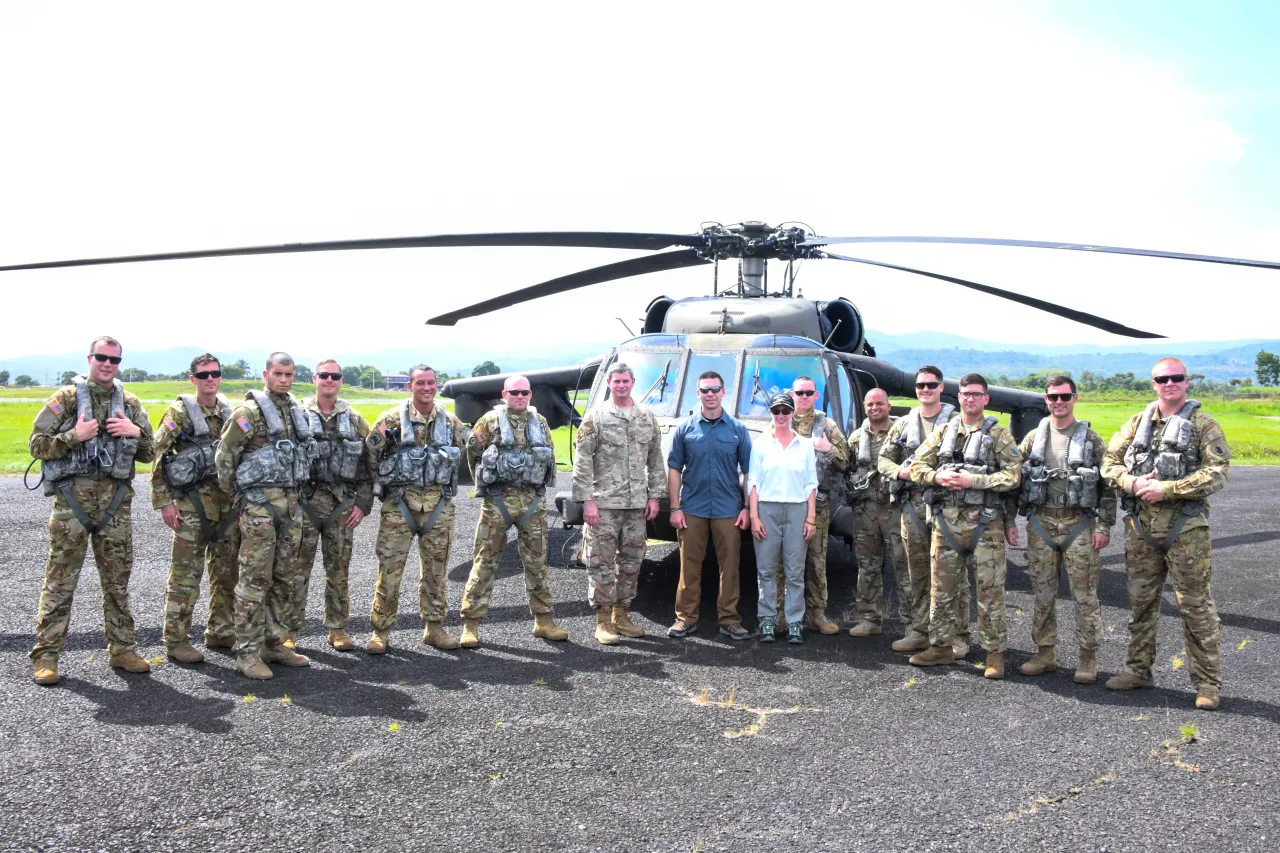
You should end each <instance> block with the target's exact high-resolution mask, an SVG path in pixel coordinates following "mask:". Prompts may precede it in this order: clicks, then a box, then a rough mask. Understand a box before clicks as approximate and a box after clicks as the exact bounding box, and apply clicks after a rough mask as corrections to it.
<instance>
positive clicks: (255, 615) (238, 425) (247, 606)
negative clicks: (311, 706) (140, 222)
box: [214, 352, 314, 679]
mask: <svg viewBox="0 0 1280 853" xmlns="http://www.w3.org/2000/svg"><path fill="white" fill-rule="evenodd" d="M293 377H294V369H293V359H292V358H291V357H290V356H289V355H288V354H287V353H282V352H276V353H272V354H271V355H270V356H268V358H267V369H266V370H264V371H262V378H263V381H264V382H265V384H266V391H265V392H263V391H250V392H249V393H248V394H247V395H246V399H245V402H244V403H242V404H241V405H240V406H239V407H238V408H237V409H235V411H233V412H232V413H231V421H230V422H229V423H228V424H227V425H226V426H225V427H223V429H222V438H221V440H220V441H219V442H218V452H217V455H216V456H215V457H214V464H215V465H216V467H217V470H218V486H219V487H220V488H221V489H222V490H223V491H224V492H230V491H232V490H234V491H235V492H237V493H238V495H239V499H238V502H239V503H240V504H241V511H240V522H239V524H240V555H239V572H240V577H239V579H238V580H237V582H236V597H235V605H234V608H233V614H234V620H235V632H236V644H235V648H234V651H235V655H236V668H237V669H238V670H239V671H240V673H241V674H242V675H244V676H246V677H248V678H256V679H266V678H271V677H272V672H271V669H270V667H268V666H267V664H268V663H280V664H284V665H285V666H310V664H311V661H310V660H308V659H307V657H306V656H304V655H300V654H298V653H297V652H295V651H294V650H293V649H291V648H289V647H288V646H286V645H285V644H284V643H285V640H287V639H289V618H290V613H291V612H292V609H293V595H294V591H295V589H296V586H295V584H296V580H295V578H296V574H297V571H298V546H299V545H300V543H301V541H302V527H301V525H300V524H299V522H300V520H301V519H300V516H301V509H300V507H299V505H298V493H299V488H300V487H301V486H302V485H303V484H305V483H306V482H307V479H308V477H309V476H310V472H311V462H312V459H313V453H314V442H313V441H312V440H311V425H310V423H309V421H308V420H307V417H306V414H305V413H304V412H303V411H302V409H301V407H299V406H298V401H297V400H295V399H294V398H293V395H291V394H290V393H289V389H290V388H291V387H292V386H293Z"/></svg>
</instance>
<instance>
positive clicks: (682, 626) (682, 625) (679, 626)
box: [667, 619, 698, 640]
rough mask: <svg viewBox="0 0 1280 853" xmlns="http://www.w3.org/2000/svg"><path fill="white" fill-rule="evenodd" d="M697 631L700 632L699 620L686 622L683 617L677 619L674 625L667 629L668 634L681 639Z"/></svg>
mask: <svg viewBox="0 0 1280 853" xmlns="http://www.w3.org/2000/svg"><path fill="white" fill-rule="evenodd" d="M697 632H698V623H697V622H686V621H684V620H683V619H677V620H676V621H675V623H674V624H672V626H671V627H670V628H668V629H667V636H668V637H673V638H675V639H677V640H679V639H683V638H684V637H686V636H688V635H689V634H696V633H697Z"/></svg>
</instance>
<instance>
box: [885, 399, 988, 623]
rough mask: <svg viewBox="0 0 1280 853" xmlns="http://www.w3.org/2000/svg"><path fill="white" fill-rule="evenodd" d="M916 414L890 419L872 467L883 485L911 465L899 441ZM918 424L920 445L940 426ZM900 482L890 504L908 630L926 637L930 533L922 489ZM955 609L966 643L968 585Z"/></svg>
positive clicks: (930, 574) (933, 422)
mask: <svg viewBox="0 0 1280 853" xmlns="http://www.w3.org/2000/svg"><path fill="white" fill-rule="evenodd" d="M917 412H919V407H917V408H915V409H912V410H911V411H910V412H909V413H908V414H906V415H905V416H903V417H900V418H897V419H896V420H894V422H893V425H892V426H890V427H889V435H888V436H887V437H886V438H885V441H884V443H883V444H882V445H881V446H880V459H879V460H878V461H877V463H876V466H877V467H878V468H879V470H880V476H881V477H883V478H884V479H885V482H887V483H892V482H893V481H894V480H895V479H896V478H897V476H898V471H899V470H900V469H901V468H902V467H903V466H904V465H905V466H909V465H910V463H911V453H909V452H907V451H906V449H905V448H904V447H903V446H902V445H901V444H900V443H899V442H900V441H901V439H902V436H903V433H904V432H905V431H906V428H907V423H908V420H907V419H908V418H913V417H915V416H916V413H917ZM939 414H941V412H939ZM953 417H957V418H958V417H960V415H959V413H958V412H957V413H955V414H954V415H953ZM922 421H923V430H922V433H921V437H920V438H921V444H923V443H924V440H925V438H927V437H928V435H929V434H930V433H931V432H933V430H934V428H935V427H937V426H941V424H939V423H938V416H937V415H935V416H934V417H933V418H922ZM917 449H918V448H917ZM901 482H902V485H901V486H900V487H899V488H901V489H902V491H900V492H898V493H897V495H896V500H895V501H894V505H895V506H898V507H900V508H901V510H902V511H901V513H899V518H900V519H901V521H900V525H901V527H900V532H901V538H902V549H903V551H904V552H905V553H906V555H907V578H908V581H909V585H910V590H911V611H910V612H911V617H910V620H909V624H908V627H909V628H910V629H911V630H912V631H914V632H915V633H917V634H920V635H922V636H925V637H927V636H929V602H930V599H931V591H930V587H931V585H932V578H933V568H932V560H931V558H930V556H929V547H930V543H931V542H932V539H933V532H932V530H931V528H930V525H929V522H928V519H929V507H928V505H927V504H925V502H924V492H923V490H922V489H918V488H916V487H915V484H913V483H911V482H909V481H901ZM956 606H957V609H958V613H959V615H958V617H957V625H956V635H957V637H958V638H959V639H960V640H962V641H964V642H966V643H967V642H968V640H969V584H967V583H964V584H961V585H960V590H959V594H958V596H957V599H956Z"/></svg>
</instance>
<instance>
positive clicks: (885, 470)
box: [876, 407, 960, 486]
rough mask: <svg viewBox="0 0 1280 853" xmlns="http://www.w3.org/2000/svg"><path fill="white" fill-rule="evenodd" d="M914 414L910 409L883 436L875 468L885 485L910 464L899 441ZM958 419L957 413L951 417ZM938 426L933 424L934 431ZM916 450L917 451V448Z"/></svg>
mask: <svg viewBox="0 0 1280 853" xmlns="http://www.w3.org/2000/svg"><path fill="white" fill-rule="evenodd" d="M917 408H918V407H917ZM915 412H916V410H915V409H912V410H911V412H910V413H909V414H906V415H903V416H902V417H900V418H897V419H896V420H894V422H893V425H892V426H890V427H889V434H888V435H887V436H885V441H884V443H883V444H882V445H881V446H880V457H879V459H877V460H876V468H877V469H878V470H879V471H880V475H881V477H883V478H884V481H885V482H886V483H892V482H893V481H894V480H895V479H897V477H898V471H900V470H901V469H902V468H903V466H908V467H909V466H910V464H911V455H910V454H908V453H907V452H906V449H905V448H904V447H903V446H902V445H901V444H900V443H899V441H900V439H901V437H902V434H903V433H904V432H905V431H906V429H907V426H908V419H909V418H913V417H915ZM939 414H941V413H939ZM958 417H960V414H959V412H957V413H955V414H954V415H952V418H958ZM940 426H943V424H942V423H939V422H937V421H935V422H934V429H937V428H938V427H940ZM926 440H927V439H926ZM920 446H921V447H923V446H924V444H923V443H921V445H920ZM916 449H917V450H919V448H916ZM904 485H905V482H904ZM912 485H913V486H914V485H915V484H914V483H912Z"/></svg>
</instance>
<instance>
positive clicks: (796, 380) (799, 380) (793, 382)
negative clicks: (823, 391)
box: [791, 376, 818, 388]
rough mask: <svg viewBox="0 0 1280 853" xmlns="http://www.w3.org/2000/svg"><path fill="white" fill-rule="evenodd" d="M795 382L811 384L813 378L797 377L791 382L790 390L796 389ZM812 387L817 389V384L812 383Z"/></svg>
mask: <svg viewBox="0 0 1280 853" xmlns="http://www.w3.org/2000/svg"><path fill="white" fill-rule="evenodd" d="M797 382H813V377H812V376H797V377H796V378H795V379H793V380H791V387H792V388H794V387H796V383H797ZM813 387H814V388H817V387H818V383H817V382H813Z"/></svg>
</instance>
